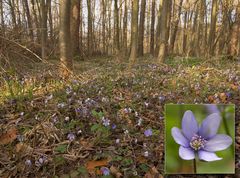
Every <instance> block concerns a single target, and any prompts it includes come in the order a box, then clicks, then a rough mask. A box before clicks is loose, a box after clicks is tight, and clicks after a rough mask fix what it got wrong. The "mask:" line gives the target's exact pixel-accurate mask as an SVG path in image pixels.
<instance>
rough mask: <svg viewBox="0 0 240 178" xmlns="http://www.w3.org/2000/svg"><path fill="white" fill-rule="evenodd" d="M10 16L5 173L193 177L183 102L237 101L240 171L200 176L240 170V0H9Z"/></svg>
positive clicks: (2, 6) (4, 34)
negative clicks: (170, 132) (169, 141)
mask: <svg viewBox="0 0 240 178" xmlns="http://www.w3.org/2000/svg"><path fill="white" fill-rule="evenodd" d="M90 14H91V15H90ZM0 20H1V21H0V23H1V24H0V177H3V178H8V177H54V178H77V177H86V178H87V177H89V178H91V177H117V178H120V177H145V178H153V177H158V178H161V177H165V176H166V177H185V175H165V170H164V162H165V160H164V158H165V157H164V156H165V122H166V118H165V104H171V103H172V104H203V103H204V104H235V110H236V111H235V113H236V116H235V127H236V132H235V134H236V135H235V152H234V154H235V174H229V175H228V174H226V175H221V174H219V175H188V177H239V175H240V155H239V152H240V123H239V117H240V108H239V104H240V59H239V56H240V33H239V30H240V1H238V0H231V1H228V0H222V1H218V0H206V1H191V0H114V1H112V0H101V1H100V0H72V1H67V0H37V1H34V0H31V1H30V0H3V1H0ZM182 169H183V170H184V169H186V168H185V167H184V166H182Z"/></svg>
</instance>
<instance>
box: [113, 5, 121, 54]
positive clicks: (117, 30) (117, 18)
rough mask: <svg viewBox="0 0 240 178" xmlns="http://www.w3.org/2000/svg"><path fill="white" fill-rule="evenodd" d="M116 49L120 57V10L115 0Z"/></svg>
mask: <svg viewBox="0 0 240 178" xmlns="http://www.w3.org/2000/svg"><path fill="white" fill-rule="evenodd" d="M114 33H115V34H114V48H115V54H116V55H117V56H118V55H119V50H120V41H119V9H118V0H114Z"/></svg>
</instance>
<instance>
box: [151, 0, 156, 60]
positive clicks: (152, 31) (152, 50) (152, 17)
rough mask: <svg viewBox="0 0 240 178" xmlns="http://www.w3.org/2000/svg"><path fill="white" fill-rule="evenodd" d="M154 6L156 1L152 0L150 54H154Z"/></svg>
mask: <svg viewBox="0 0 240 178" xmlns="http://www.w3.org/2000/svg"><path fill="white" fill-rule="evenodd" d="M155 8H156V1H155V0H152V14H151V39H150V53H151V55H152V56H154V32H155Z"/></svg>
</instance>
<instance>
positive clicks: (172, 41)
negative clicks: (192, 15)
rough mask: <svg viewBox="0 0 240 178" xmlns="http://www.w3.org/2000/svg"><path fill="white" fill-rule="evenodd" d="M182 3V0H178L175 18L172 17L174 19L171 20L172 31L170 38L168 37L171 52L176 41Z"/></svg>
mask: <svg viewBox="0 0 240 178" xmlns="http://www.w3.org/2000/svg"><path fill="white" fill-rule="evenodd" d="M182 3H183V0H180V2H179V4H178V14H177V17H176V19H174V20H175V21H174V22H173V27H172V33H171V38H170V46H169V51H170V52H171V53H172V52H173V51H174V45H175V41H176V36H177V31H178V25H179V21H180V17H181V13H182Z"/></svg>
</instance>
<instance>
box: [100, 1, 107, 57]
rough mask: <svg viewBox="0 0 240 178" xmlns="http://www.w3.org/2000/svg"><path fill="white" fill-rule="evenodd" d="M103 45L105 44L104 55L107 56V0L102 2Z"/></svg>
mask: <svg viewBox="0 0 240 178" xmlns="http://www.w3.org/2000/svg"><path fill="white" fill-rule="evenodd" d="M101 6H102V43H103V54H104V55H105V54H106V4H105V0H102V4H101Z"/></svg>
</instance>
